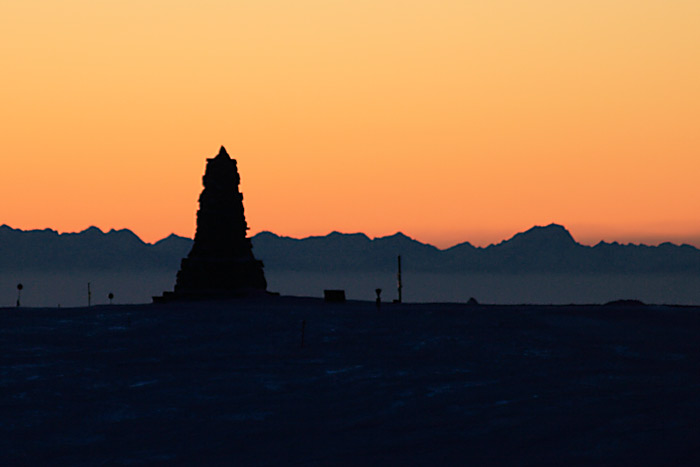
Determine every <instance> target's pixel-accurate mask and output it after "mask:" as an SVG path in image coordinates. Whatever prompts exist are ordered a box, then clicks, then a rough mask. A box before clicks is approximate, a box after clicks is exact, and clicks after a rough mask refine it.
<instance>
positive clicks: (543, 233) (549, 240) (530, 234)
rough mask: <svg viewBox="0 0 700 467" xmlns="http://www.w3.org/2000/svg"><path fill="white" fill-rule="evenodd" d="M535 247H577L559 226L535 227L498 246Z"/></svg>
mask: <svg viewBox="0 0 700 467" xmlns="http://www.w3.org/2000/svg"><path fill="white" fill-rule="evenodd" d="M506 244H507V245H511V246H514V245H517V246H536V247H550V248H552V247H567V246H574V245H578V244H577V243H576V240H574V237H573V236H572V235H571V233H570V232H569V231H568V230H566V228H565V227H564V226H562V225H559V224H549V225H546V226H535V227H532V228H531V229H529V230H526V231H525V232H521V233H518V234H516V235H514V236H513V237H512V238H511V239H510V240H506V241H505V242H502V243H500V244H499V245H506Z"/></svg>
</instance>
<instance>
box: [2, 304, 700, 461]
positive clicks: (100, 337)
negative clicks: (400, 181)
mask: <svg viewBox="0 0 700 467" xmlns="http://www.w3.org/2000/svg"><path fill="white" fill-rule="evenodd" d="M302 321H305V322H306V326H305V341H304V347H303V348H302V347H301V330H302ZM0 323H1V325H0V359H1V363H2V365H1V367H0V403H1V404H2V418H1V419H0V464H2V465H58V464H69V465H96V464H105V465H114V464H117V465H120V464H131V465H143V464H159V463H162V464H168V465H170V464H176V463H184V464H189V465H197V464H200V465H201V464H229V465H270V464H303V465H306V464H317V465H326V464H358V465H365V464H370V465H371V464H374V465H385V464H387V463H390V464H401V463H407V464H423V465H440V464H441V463H445V462H448V463H464V462H473V463H474V464H476V465H483V464H492V465H513V464H517V465H543V464H545V465H546V464H549V465H571V464H580V465H584V464H585V465H603V464H605V465H621V464H626V465H688V466H691V465H693V466H695V465H700V309H699V308H672V307H602V306H597V307H596V306H590V307H586V306H571V307H561V306H558V307H541V306H527V307H517V306H472V307H470V306H466V305H434V304H425V305H389V304H385V305H383V306H382V308H381V310H379V311H378V310H377V309H376V307H375V305H374V304H373V303H370V302H349V303H345V304H333V305H330V304H324V303H323V302H321V301H320V300H316V299H296V298H273V299H270V300H264V301H253V300H250V301H235V302H234V301H232V302H212V303H199V304H171V305H157V306H156V305H141V306H123V307H122V306H114V307H110V306H102V307H93V308H89V309H88V308H82V309H65V308H64V309H19V310H17V309H3V310H0Z"/></svg>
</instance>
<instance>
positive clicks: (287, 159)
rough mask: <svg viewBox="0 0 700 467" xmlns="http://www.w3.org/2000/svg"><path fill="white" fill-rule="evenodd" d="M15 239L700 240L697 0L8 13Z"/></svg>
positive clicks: (3, 9)
mask: <svg viewBox="0 0 700 467" xmlns="http://www.w3.org/2000/svg"><path fill="white" fill-rule="evenodd" d="M0 44H2V45H1V46H0V67H1V68H0V70H1V71H2V72H1V73H0V158H2V159H1V160H2V165H1V166H0V199H1V200H2V201H1V202H0V224H2V223H5V224H8V225H10V226H12V227H15V228H23V229H29V228H45V227H50V228H54V229H56V230H59V231H77V230H82V229H84V228H86V227H88V226H90V225H96V226H98V227H100V228H102V229H107V230H108V229H111V228H129V229H131V230H133V231H134V232H135V233H136V234H138V235H139V236H141V237H142V238H143V239H144V240H146V241H151V242H152V241H155V240H158V239H160V238H162V237H164V236H166V235H168V234H170V233H171V232H174V233H177V234H179V235H186V236H192V235H193V234H194V228H195V212H196V209H197V196H198V195H199V192H200V191H201V176H202V174H203V171H204V166H205V158H206V157H213V156H214V155H215V154H216V153H217V152H218V148H219V145H221V144H223V145H225V146H226V148H227V149H228V151H229V153H230V154H231V155H232V156H233V157H235V158H236V159H238V165H239V170H240V172H241V177H242V184H241V190H242V191H243V193H244V196H245V209H246V216H247V219H248V223H249V225H250V227H251V233H253V234H254V233H257V232H259V231H261V230H270V231H273V232H275V233H278V234H281V235H289V236H306V235H323V234H326V233H328V232H330V231H332V230H338V231H342V232H357V231H362V232H365V233H367V234H368V235H370V236H379V235H387V234H392V233H394V232H396V231H399V230H400V231H403V232H404V233H406V234H407V235H410V236H412V237H414V238H417V239H419V240H421V241H424V242H430V243H433V244H436V245H438V246H442V247H445V246H449V245H452V244H454V243H457V242H459V241H470V242H472V243H474V244H478V245H484V244H488V243H491V242H498V241H500V240H502V239H504V238H506V237H509V236H511V235H512V234H514V233H516V232H518V231H522V230H525V229H527V228H529V227H531V226H533V225H535V224H539V225H542V224H548V223H551V222H556V223H559V224H563V225H565V226H566V227H567V228H569V230H570V231H571V232H572V234H573V235H574V237H575V238H576V239H577V240H579V241H581V242H584V243H589V244H590V243H596V242H598V241H599V240H602V239H604V240H609V241H611V240H618V241H622V242H630V241H633V242H647V243H658V242H659V241H663V240H670V241H674V242H689V243H693V244H695V245H698V246H700V209H699V208H700V186H699V184H698V178H699V177H700V84H699V83H700V2H698V1H697V0H664V1H661V0H658V1H657V0H615V1H610V0H571V1H569V0H521V1H516V0H511V1H506V0H490V1H476V0H473V1H472V0H444V1H437V2H431V1H410V0H396V1H393V0H392V1H389V0H371V1H370V0H352V1H344V0H338V1H327V0H317V1H306V0H298V1H294V2H291V1H286V0H284V1H283V0H251V1H231V0H202V1H198V2H192V1H180V0H167V1H165V0H163V1H149V0H139V1H135V0H120V1H99V2H98V1H94V0H62V1H60V2H57V1H54V0H45V1H38V0H23V1H13V0H5V1H1V2H0Z"/></svg>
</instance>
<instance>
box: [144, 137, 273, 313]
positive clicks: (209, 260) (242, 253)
mask: <svg viewBox="0 0 700 467" xmlns="http://www.w3.org/2000/svg"><path fill="white" fill-rule="evenodd" d="M240 181H241V179H240V176H239V174H238V165H237V163H236V160H235V159H231V157H230V156H229V155H228V153H227V152H226V149H225V148H224V147H223V146H221V149H220V150H219V154H217V155H216V157H213V158H211V159H207V168H206V171H205V173H204V178H203V184H204V190H203V191H202V194H201V195H200V196H199V211H197V231H196V233H195V236H194V244H193V245H192V250H191V251H190V253H189V254H188V255H187V257H186V258H183V259H182V261H181V263H180V271H179V272H178V273H177V279H176V282H175V289H174V292H164V293H163V296H162V297H154V301H155V302H166V301H172V300H187V299H207V298H228V297H240V296H248V295H253V294H257V293H261V292H262V293H264V292H265V290H266V289H267V281H266V280H265V274H264V273H263V263H262V261H259V260H257V259H255V256H253V245H252V243H251V241H250V239H249V238H248V237H247V233H248V224H247V223H246V220H245V214H244V212H243V194H241V192H240V191H239V189H238V186H239V185H240Z"/></svg>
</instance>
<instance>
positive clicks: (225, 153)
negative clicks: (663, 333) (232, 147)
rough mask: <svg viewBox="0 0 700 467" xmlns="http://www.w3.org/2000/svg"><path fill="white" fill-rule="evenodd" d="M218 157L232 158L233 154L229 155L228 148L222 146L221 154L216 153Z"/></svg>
mask: <svg viewBox="0 0 700 467" xmlns="http://www.w3.org/2000/svg"><path fill="white" fill-rule="evenodd" d="M216 157H225V158H226V159H230V158H231V156H229V155H228V153H227V152H226V148H225V147H223V146H221V149H219V154H217V155H216Z"/></svg>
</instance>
